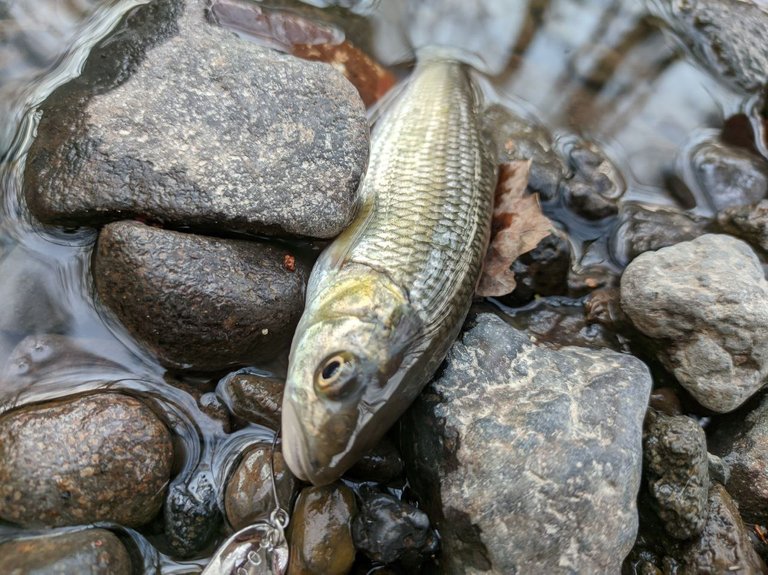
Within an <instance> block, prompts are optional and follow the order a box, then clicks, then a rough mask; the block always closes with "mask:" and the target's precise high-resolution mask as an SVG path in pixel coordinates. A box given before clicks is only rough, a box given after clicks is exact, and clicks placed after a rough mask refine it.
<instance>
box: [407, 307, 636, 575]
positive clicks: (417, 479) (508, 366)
mask: <svg viewBox="0 0 768 575" xmlns="http://www.w3.org/2000/svg"><path fill="white" fill-rule="evenodd" d="M476 322H477V323H476V325H475V327H473V328H472V329H470V330H469V331H468V332H466V333H465V334H464V335H463V337H462V339H461V340H460V341H458V342H456V343H455V344H454V345H453V347H452V348H451V351H450V352H449V354H448V358H447V360H446V363H445V367H444V371H443V372H442V375H441V376H440V377H439V378H438V379H437V380H435V381H434V382H432V383H431V384H430V385H429V386H428V387H427V388H426V390H425V392H424V393H423V394H422V395H421V396H420V397H419V398H418V399H417V401H416V402H415V404H414V405H413V407H412V408H411V409H410V410H409V412H408V413H407V414H406V416H405V419H404V420H403V426H404V427H403V437H404V438H407V440H406V441H403V444H402V449H403V456H404V459H405V461H406V468H407V470H408V477H409V480H410V483H411V486H412V487H413V488H414V490H415V491H416V493H417V494H418V495H419V497H420V499H421V500H422V501H423V502H424V504H425V510H426V511H427V513H428V514H429V516H430V518H431V519H432V521H433V524H434V525H435V527H436V529H437V530H438V531H439V533H440V536H441V547H442V553H441V558H440V562H441V565H442V572H444V573H457V574H458V573H476V572H477V573H479V572H488V573H499V574H502V573H503V574H507V573H517V572H536V573H539V572H541V573H580V572H583V573H597V572H600V573H603V572H605V573H615V572H618V571H619V569H620V566H621V562H622V560H623V558H624V557H625V556H626V555H627V553H628V552H629V550H630V549H631V548H632V544H633V542H634V539H635V535H636V532H637V511H636V506H635V498H636V496H637V492H638V488H639V486H640V474H641V467H642V453H641V441H642V420H643V416H644V414H645V409H646V405H647V402H648V394H649V392H650V387H651V378H650V374H649V373H648V370H647V368H646V367H645V366H644V365H643V364H642V363H641V362H640V361H639V360H637V359H635V358H633V357H631V356H628V355H623V354H619V353H615V352H612V351H605V350H600V351H597V350H588V349H582V348H574V347H567V348H563V349H560V350H551V349H548V348H545V347H538V346H535V345H532V344H531V342H530V340H529V339H528V337H527V336H526V335H525V334H524V333H522V332H519V331H517V330H515V329H513V328H512V327H510V326H508V325H507V324H505V323H504V322H503V321H502V320H501V319H499V318H498V317H496V316H494V315H491V314H481V315H479V316H478V317H477V320H476Z"/></svg>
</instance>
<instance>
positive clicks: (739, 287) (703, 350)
mask: <svg viewBox="0 0 768 575" xmlns="http://www.w3.org/2000/svg"><path fill="white" fill-rule="evenodd" d="M621 305H622V308H623V309H624V311H625V312H626V313H627V315H628V316H629V317H630V319H631V320H632V322H633V323H634V324H635V326H636V327H637V328H638V329H639V330H640V331H641V332H643V333H644V334H645V335H647V336H648V337H650V338H653V339H654V340H656V342H657V343H658V347H659V349H658V352H657V353H658V356H659V359H660V360H661V361H662V363H664V365H665V366H666V367H667V369H669V370H670V371H671V372H672V373H673V374H674V376H675V377H676V378H677V380H678V381H679V382H680V383H681V384H682V385H683V386H684V387H685V388H686V389H687V390H688V391H689V392H690V393H691V394H692V395H693V396H694V398H695V399H696V400H697V401H698V402H699V403H701V404H702V405H703V406H705V407H707V408H709V409H712V410H714V411H717V412H727V411H732V410H734V409H736V408H737V407H738V406H739V405H741V404H742V403H743V402H744V401H745V400H746V399H748V398H749V397H750V396H751V395H752V394H754V393H755V392H756V391H757V390H758V389H760V387H762V385H763V384H764V383H765V379H766V376H768V282H766V280H765V277H764V275H763V269H762V266H761V265H760V262H759V261H758V259H757V256H755V254H754V252H752V250H751V249H750V248H749V246H748V245H747V244H745V243H744V242H742V241H740V240H737V239H735V238H732V237H731V236H725V235H713V234H707V235H704V236H701V237H699V238H697V239H695V240H693V241H691V242H683V243H680V244H676V245H674V246H671V247H668V248H664V249H661V250H659V251H657V252H648V253H645V254H643V255H641V256H639V257H638V258H637V259H635V260H634V261H632V263H630V264H629V266H628V267H627V268H626V270H625V271H624V275H623V276H622V278H621Z"/></svg>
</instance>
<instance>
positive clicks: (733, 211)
mask: <svg viewBox="0 0 768 575" xmlns="http://www.w3.org/2000/svg"><path fill="white" fill-rule="evenodd" d="M717 219H718V222H719V223H720V225H721V226H723V228H724V229H725V231H727V232H728V233H730V234H733V235H735V236H738V237H740V238H741V239H743V240H745V241H746V242H749V243H750V244H751V245H752V246H753V247H755V248H756V249H760V250H762V251H763V252H764V253H768V200H762V201H761V202H758V203H757V204H754V205H750V206H736V207H733V208H729V209H727V210H725V211H723V212H721V213H720V214H718V218H717Z"/></svg>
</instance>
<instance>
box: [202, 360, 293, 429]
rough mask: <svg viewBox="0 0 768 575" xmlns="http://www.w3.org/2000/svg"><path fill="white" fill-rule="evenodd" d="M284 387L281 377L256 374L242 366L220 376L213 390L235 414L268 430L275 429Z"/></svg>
mask: <svg viewBox="0 0 768 575" xmlns="http://www.w3.org/2000/svg"><path fill="white" fill-rule="evenodd" d="M284 388H285V379H284V378H279V377H274V376H270V375H266V374H261V373H256V372H253V371H252V370H249V369H248V368H245V369H241V370H239V371H235V372H233V373H230V374H229V375H227V376H226V377H225V378H224V379H222V380H221V382H219V386H218V388H217V390H216V393H218V394H219V396H220V397H221V398H222V401H224V403H225V404H226V405H227V406H228V407H229V409H230V411H231V412H232V413H233V414H234V415H236V416H237V417H240V418H242V419H244V420H246V421H249V422H251V423H258V424H259V425H263V426H265V427H269V428H270V429H278V428H279V427H280V417H281V413H282V411H281V410H282V402H283V389H284Z"/></svg>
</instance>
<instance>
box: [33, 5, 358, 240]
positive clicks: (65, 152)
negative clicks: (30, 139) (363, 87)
mask: <svg viewBox="0 0 768 575" xmlns="http://www.w3.org/2000/svg"><path fill="white" fill-rule="evenodd" d="M206 5H207V3H206V2H205V1H204V0H161V1H159V2H152V3H150V4H148V5H147V6H142V7H140V8H138V9H136V10H135V11H133V12H132V13H131V15H130V16H129V17H128V18H127V23H124V24H123V25H122V26H123V33H122V34H120V33H117V34H113V35H112V36H110V38H109V39H107V40H106V41H104V42H102V43H101V44H100V45H99V47H97V49H95V50H94V51H93V52H92V53H91V55H90V58H89V59H88V62H87V63H86V65H85V68H84V70H83V73H82V75H81V76H80V77H79V78H77V79H75V80H73V81H72V82H69V83H67V84H65V85H64V86H62V87H60V88H58V89H57V90H55V91H54V92H53V93H52V94H51V95H50V97H49V98H48V99H47V100H46V102H45V103H44V104H43V105H42V106H41V108H40V109H41V111H42V118H41V120H40V125H39V128H38V137H37V138H36V139H35V141H34V143H33V145H32V148H31V150H30V153H29V159H28V160H27V164H26V171H25V186H24V190H25V193H26V198H27V203H28V205H29V208H30V210H31V211H32V213H33V214H34V215H35V216H37V217H38V218H39V219H40V220H41V221H43V222H45V223H50V224H56V225H65V226H75V225H90V226H93V225H99V224H103V223H105V222H108V221H114V220H121V219H127V218H134V217H138V218H143V219H148V220H152V221H156V222H162V223H163V224H166V225H168V226H172V227H173V226H175V227H178V226H185V227H187V226H189V227H193V228H198V229H204V230H208V229H217V230H235V231H242V232H252V233H276V234H291V235H299V236H312V237H319V238H330V237H333V236H335V235H337V234H338V233H339V232H341V230H342V229H344V227H345V226H346V225H347V224H348V223H349V221H350V220H351V218H352V217H353V212H354V197H355V192H356V189H357V186H358V183H359V180H360V177H361V175H362V173H363V172H364V170H365V167H366V162H367V155H368V122H367V119H366V116H365V109H364V106H363V103H362V101H361V100H360V97H359V96H358V94H357V92H356V90H355V88H354V87H353V86H352V85H351V84H350V83H349V82H347V80H346V79H345V78H344V77H343V76H342V75H341V74H340V73H338V72H337V71H335V70H334V69H333V68H332V67H331V66H330V65H327V64H322V63H314V62H307V61H304V60H300V59H298V58H295V57H292V56H286V55H282V54H278V53H276V52H274V51H272V50H269V49H266V48H262V47H259V46H257V45H255V44H253V43H250V42H247V41H245V40H242V39H240V38H238V37H237V36H235V35H234V34H233V33H231V32H229V31H227V30H224V29H222V28H220V27H218V26H213V25H210V24H208V23H207V22H206V19H205V14H204V12H205V8H206Z"/></svg>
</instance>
